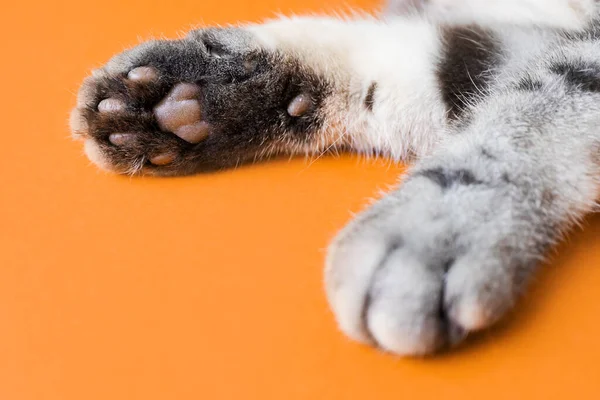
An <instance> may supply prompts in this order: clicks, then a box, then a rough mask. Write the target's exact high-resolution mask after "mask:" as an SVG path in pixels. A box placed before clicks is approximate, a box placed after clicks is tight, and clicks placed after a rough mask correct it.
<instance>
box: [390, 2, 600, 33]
mask: <svg viewBox="0 0 600 400" xmlns="http://www.w3.org/2000/svg"><path fill="white" fill-rule="evenodd" d="M407 13H408V14H410V13H422V14H427V15H428V16H429V17H430V18H433V19H436V20H438V21H444V22H446V23H454V24H469V23H477V24H483V25H490V24H497V23H504V24H516V25H525V26H531V25H538V26H546V27H554V28H563V29H579V28H582V27H583V26H584V25H585V24H586V23H587V22H589V21H590V20H591V19H592V18H594V17H595V16H596V15H597V13H598V2H597V1H596V0H390V1H388V2H387V4H386V7H385V9H384V15H402V14H407Z"/></svg>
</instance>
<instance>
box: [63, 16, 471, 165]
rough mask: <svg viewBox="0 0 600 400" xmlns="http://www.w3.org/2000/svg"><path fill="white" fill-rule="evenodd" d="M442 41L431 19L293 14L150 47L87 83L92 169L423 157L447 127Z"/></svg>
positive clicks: (83, 93) (81, 127)
mask: <svg viewBox="0 0 600 400" xmlns="http://www.w3.org/2000/svg"><path fill="white" fill-rule="evenodd" d="M447 34H448V35H451V34H452V33H451V32H450V31H449V33H447ZM443 35H444V33H441V32H440V30H439V29H438V28H437V27H436V26H434V25H432V24H431V23H429V22H426V21H424V20H422V19H420V18H414V19H410V20H406V21H404V22H402V23H397V24H393V25H389V24H382V23H380V22H378V21H377V20H375V19H363V20H349V21H344V20H339V19H332V18H292V19H280V20H277V21H273V22H270V23H267V24H263V25H250V26H245V27H239V28H229V29H204V30H198V31H194V32H192V33H190V34H189V35H188V36H187V37H186V38H184V39H181V40H172V41H151V42H147V43H144V44H142V45H140V46H138V47H136V48H134V49H132V50H130V51H126V52H124V53H122V54H120V55H118V56H116V57H114V58H113V59H112V60H111V61H110V62H109V63H108V64H107V65H106V66H105V67H104V68H102V69H100V70H97V71H95V73H94V74H93V76H92V77H90V78H88V79H87V80H86V81H85V82H84V84H83V86H82V88H81V90H80V93H79V98H78V103H77V107H76V109H75V110H73V113H72V116H71V127H72V130H73V132H74V134H75V136H76V137H78V138H82V139H84V140H85V148H86V153H87V154H88V156H89V157H90V159H91V160H92V161H94V162H95V163H96V164H98V165H99V166H101V167H103V168H105V169H108V170H112V171H116V172H121V173H148V174H156V175H178V174H188V173H195V172H199V171H207V170H214V169H221V168H227V167H232V166H235V165H238V164H241V163H245V162H248V161H250V162H251V161H253V160H257V159H262V158H266V157H268V156H269V155H271V154H276V153H288V154H289V153H317V152H322V151H324V150H326V149H328V148H335V147H337V148H342V149H347V148H352V149H354V150H356V151H361V152H375V153H380V154H386V155H389V156H392V157H394V158H396V159H400V158H403V157H404V156H406V155H407V154H422V153H426V152H427V151H429V150H430V149H431V148H432V147H433V145H434V144H435V143H436V142H437V141H438V140H439V138H440V135H441V132H442V129H443V127H444V126H445V124H446V112H447V109H446V104H445V103H444V98H443V96H442V93H443V91H442V90H440V82H441V80H440V78H439V75H440V74H443V73H446V72H447V71H446V70H445V69H444V68H439V66H438V63H437V61H438V60H439V59H440V58H444V55H443V54H442V53H443V52H444V51H445V50H444V45H443V44H442V42H443V39H444V38H443V37H442V36H443ZM456 42H457V41H453V42H452V43H456ZM458 43H459V44H460V40H458ZM465 79H466V78H465ZM447 83H448V84H449V85H454V82H447ZM398 108H401V109H403V112H402V113H398V112H397V110H398Z"/></svg>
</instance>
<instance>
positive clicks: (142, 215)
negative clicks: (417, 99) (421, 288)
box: [0, 0, 600, 400]
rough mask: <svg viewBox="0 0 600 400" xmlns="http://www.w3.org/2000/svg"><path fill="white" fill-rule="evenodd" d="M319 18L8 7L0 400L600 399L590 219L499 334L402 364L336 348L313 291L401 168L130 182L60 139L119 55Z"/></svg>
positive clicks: (127, 7) (294, 4)
mask: <svg viewBox="0 0 600 400" xmlns="http://www.w3.org/2000/svg"><path fill="white" fill-rule="evenodd" d="M319 3H320V1H319V0H302V1H300V0H287V1H286V2H285V4H284V5H282V4H281V3H279V2H277V1H275V0H261V1H260V2H250V1H247V2H244V1H242V0H239V1H236V0H218V1H217V0H204V1H198V0H193V1H192V0H172V1H168V2H162V1H156V0H145V1H139V0H136V1H129V2H126V4H124V2H123V1H117V0H103V1H96V2H77V1H71V0H63V1H59V2H52V4H49V2H42V1H38V2H30V1H19V2H14V1H11V2H10V3H3V7H2V8H3V11H2V16H1V17H0V18H2V20H3V21H2V24H0V29H1V30H2V32H1V33H2V35H1V37H2V38H3V40H2V55H3V56H2V62H1V63H0V69H1V70H0V72H1V73H0V79H2V88H3V93H2V96H1V97H0V102H1V104H0V110H2V113H1V115H2V122H3V135H2V136H3V143H2V144H3V155H2V157H0V171H1V172H0V188H1V191H2V192H1V193H2V195H1V197H0V228H1V230H0V232H1V233H0V234H1V238H0V246H1V250H0V266H1V268H0V399H2V400H34V399H35V400H40V399H61V400H75V399H77V400H82V399H85V400H93V399H103V400H108V399H116V400H121V399H128V400H129V399H144V400H151V399H177V400H180V399H202V398H203V399H372V398H377V399H403V398H408V399H414V398H416V399H438V398H456V399H468V398H482V399H506V398H523V399H525V398H526V399H565V398H569V399H593V398H595V399H598V398H600V366H599V361H598V360H599V359H600V341H599V338H600V321H599V319H600V290H599V289H598V288H599V287H600V268H599V267H600V218H598V217H592V218H589V219H588V220H587V221H585V223H584V225H585V226H586V230H585V232H584V233H581V232H578V233H575V234H574V235H572V236H571V238H570V239H569V241H568V243H566V244H564V245H563V246H562V247H561V248H560V251H559V253H558V255H557V256H556V258H555V260H554V262H552V263H551V265H550V266H549V267H548V268H546V269H545V272H544V273H542V274H541V275H539V278H538V279H537V282H536V284H535V287H534V288H533V291H532V293H530V294H529V295H528V296H527V298H526V301H524V302H523V303H522V305H521V307H520V308H519V310H518V311H517V312H516V313H515V314H514V315H513V317H512V318H510V320H509V321H508V322H507V323H506V324H504V325H503V326H502V328H500V329H497V330H494V331H492V332H490V333H486V334H484V335H481V337H480V338H479V339H476V340H474V341H473V342H472V343H471V344H470V345H469V346H466V347H464V348H463V349H461V350H460V351H456V352H453V353H451V354H447V355H444V356H441V357H438V358H433V359H427V360H399V359H397V358H394V357H391V356H389V355H384V354H382V353H380V352H378V351H374V350H372V349H370V348H367V347H363V346H359V345H356V344H354V343H351V342H349V341H348V340H347V339H345V338H344V337H343V336H342V335H341V334H339V333H338V331H337V330H336V328H335V326H334V323H333V319H332V316H331V314H330V312H329V310H328V308H327V305H326V302H325V298H324V295H323V290H322V283H321V281H322V272H321V268H322V263H323V256H324V251H323V249H324V248H325V246H326V243H327V241H328V240H329V239H330V238H331V237H332V236H333V234H334V233H335V231H336V230H337V229H338V228H340V227H341V226H342V225H343V224H344V223H345V221H347V220H348V219H349V217H350V213H349V211H350V210H353V211H356V210H359V209H360V208H361V205H362V204H364V203H365V201H366V199H367V198H368V197H369V196H371V195H373V194H374V193H375V192H376V190H377V189H378V188H385V187H386V185H387V184H389V183H392V182H394V180H395V176H396V174H397V173H398V172H399V171H400V169H399V168H389V167H388V166H387V165H386V164H385V163H366V162H364V161H357V160H356V159H353V158H342V159H339V160H334V159H320V160H318V161H317V162H315V163H313V164H312V165H310V166H309V164H308V163H306V162H304V161H302V160H296V161H292V162H290V163H287V162H277V163H272V164H267V165H261V166H255V167H249V168H243V169H241V170H239V171H235V172H228V173H222V174H217V175H208V176H197V177H191V178H184V179H150V178H140V179H129V178H124V177H116V176H112V175H108V174H104V173H101V172H99V171H97V170H96V168H94V167H92V166H90V165H89V163H88V161H87V160H86V159H85V158H84V156H83V155H82V149H81V145H80V144H79V143H74V142H71V141H70V140H69V138H68V131H67V124H66V121H67V115H68V111H69V109H70V107H71V106H72V105H73V104H74V101H75V98H74V95H73V93H74V92H75V90H76V88H77V86H78V83H79V82H80V81H81V79H82V78H83V77H84V76H85V75H86V73H87V71H89V70H90V68H91V67H93V66H97V65H99V64H101V63H102V62H104V61H105V60H106V59H107V58H108V57H109V56H110V55H111V54H112V53H114V52H117V51H119V50H121V49H122V48H123V47H124V46H126V45H131V44H135V43H137V41H138V39H141V38H147V37H149V36H151V35H159V34H161V33H164V34H165V35H167V36H174V35H176V34H177V33H178V32H179V31H180V30H182V29H186V28H187V27H189V26H190V25H191V24H196V23H199V22H205V23H226V22H233V21H236V20H240V19H244V20H257V19H260V18H263V17H265V16H271V15H273V14H272V11H283V12H287V11H296V12H302V11H308V10H319V9H322V7H321V6H320V5H319ZM339 3H341V0H340V1H339ZM355 4H360V5H362V6H364V7H370V6H372V5H373V4H370V2H369V1H367V0H364V1H362V4H361V3H360V2H357V3H355ZM339 5H340V4H337V5H336V4H334V2H331V4H330V6H329V5H328V8H331V9H334V8H337V7H338V6H339Z"/></svg>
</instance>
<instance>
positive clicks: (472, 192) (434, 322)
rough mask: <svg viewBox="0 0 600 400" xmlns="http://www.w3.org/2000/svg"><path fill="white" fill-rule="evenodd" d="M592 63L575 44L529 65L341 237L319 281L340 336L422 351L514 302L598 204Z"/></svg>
mask: <svg viewBox="0 0 600 400" xmlns="http://www.w3.org/2000/svg"><path fill="white" fill-rule="evenodd" d="M598 60H600V53H598V51H597V47H596V45H595V44H592V43H587V42H582V43H578V44H576V45H573V46H571V47H569V48H563V49H561V50H560V51H559V52H557V53H556V54H554V55H552V56H549V57H548V58H544V59H543V60H538V62H537V63H533V64H532V65H531V66H530V68H529V72H522V73H521V74H518V75H516V76H514V78H513V79H511V80H509V81H508V82H507V83H506V85H505V86H503V87H499V88H498V89H497V90H496V91H495V93H494V96H490V97H489V98H488V100H486V101H485V103H483V104H480V105H479V106H478V107H477V108H476V111H475V112H474V114H473V115H472V116H471V118H470V119H469V121H468V125H467V126H465V127H463V128H461V129H460V130H457V132H456V133H455V136H454V137H452V138H451V139H449V140H448V142H447V143H445V144H443V145H442V146H441V147H440V148H439V149H437V150H436V151H435V152H434V154H432V155H431V156H430V157H426V158H425V159H423V160H422V161H421V162H420V163H418V164H417V165H416V166H415V167H414V168H413V169H412V171H411V172H410V173H409V174H408V176H407V177H406V178H405V180H404V183H403V184H402V185H401V187H400V188H399V189H398V190H397V191H395V192H392V193H391V194H389V195H388V196H387V197H384V198H383V199H382V200H380V201H379V202H378V203H376V204H375V205H374V206H373V207H371V208H370V209H369V210H367V211H366V212H364V213H362V214H361V215H360V216H359V217H358V218H357V219H356V220H355V221H353V222H352V223H351V224H350V225H349V226H348V227H347V228H346V229H345V230H344V231H343V232H342V233H341V234H340V236H339V237H338V238H337V239H336V240H335V241H334V243H333V245H332V247H331V249H330V253H329V257H328V263H327V271H326V286H327V293H328V298H329V301H330V304H331V306H332V308H333V310H334V312H335V315H336V317H337V321H338V323H339V325H340V327H341V329H342V330H343V331H344V332H345V333H347V334H348V335H349V336H350V337H352V338H354V339H356V340H359V341H363V342H368V343H374V344H376V345H379V346H380V347H382V348H383V349H386V350H389V351H391V352H394V353H397V354H402V355H418V354H428V353H432V352H434V351H437V350H439V349H441V348H443V347H445V346H448V345H452V344H455V343H458V342H460V341H461V340H462V339H463V338H464V337H465V335H466V334H467V333H468V332H471V331H478V330H480V329H483V328H486V327H488V326H490V325H492V324H494V323H495V322H496V321H498V320H499V319H500V318H501V317H502V316H503V315H504V314H505V313H506V312H507V311H508V310H509V309H510V308H511V307H512V306H513V305H514V304H515V302H516V300H517V298H518V296H519V294H520V293H521V292H522V291H523V289H524V288H525V286H526V284H527V282H528V280H529V277H530V276H531V275H532V273H533V272H534V271H535V270H536V268H537V266H538V265H539V264H540V261H541V260H542V258H543V257H544V256H545V255H546V252H547V250H548V248H549V247H550V246H551V245H553V244H554V243H555V242H556V241H557V240H558V239H560V236H561V234H562V233H563V232H565V231H566V230H567V229H568V228H570V227H571V225H572V224H573V223H574V222H575V221H577V220H578V219H580V218H581V217H582V216H583V215H584V214H585V213H586V212H589V211H591V210H593V209H594V207H595V200H596V199H598V197H599V194H600V128H599V127H600V67H599V65H600V64H599V63H598Z"/></svg>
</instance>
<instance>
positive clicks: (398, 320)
mask: <svg viewBox="0 0 600 400" xmlns="http://www.w3.org/2000/svg"><path fill="white" fill-rule="evenodd" d="M510 193H514V189H510V188H509V187H508V184H507V183H506V182H503V181H502V180H501V179H498V180H497V181H487V180H485V179H482V178H479V177H478V176H477V174H475V173H473V172H470V171H469V170H467V169H457V170H448V169H445V168H443V167H436V168H430V169H424V170H421V171H416V172H415V173H413V174H412V176H410V177H409V178H408V179H407V180H406V182H405V183H404V184H403V186H402V187H401V188H400V189H399V190H398V191H396V192H393V193H391V194H390V195H388V196H387V197H385V198H383V199H382V200H380V201H379V202H378V203H377V204H375V205H374V206H373V207H372V208H370V209H369V210H367V211H366V212H364V213H362V214H361V215H359V217H358V218H357V219H356V220H354V221H353V222H352V223H350V225H349V226H348V227H347V228H346V229H345V230H344V231H342V233H341V234H340V235H339V236H338V238H337V239H336V240H335V241H334V242H333V244H332V245H331V247H330V251H329V254H328V257H327V267H326V280H325V281H326V290H327V295H328V299H329V303H330V305H331V307H332V309H333V311H334V314H335V316H336V319H337V322H338V325H339V326H340V328H341V330H342V331H344V332H345V333H346V334H347V335H348V336H350V337H351V338H353V339H355V340H357V341H360V342H364V343H369V344H372V345H375V346H378V347H380V348H382V349H384V350H387V351H390V352H392V353H395V354H399V355H413V356H414V355H427V354H431V353H435V352H437V351H440V350H442V349H444V348H448V347H451V346H454V345H456V344H458V343H460V342H462V341H463V340H464V339H465V337H466V336H467V335H468V334H469V333H470V332H476V331H479V330H482V329H485V328H487V327H489V326H492V325H493V324H495V323H496V322H497V321H498V320H500V319H501V317H502V316H503V315H505V314H506V312H507V311H508V310H509V309H511V308H512V306H513V305H514V304H515V302H516V299H517V298H518V295H519V293H520V292H521V291H522V289H523V287H524V286H525V284H526V282H527V281H528V278H529V276H530V274H531V272H532V271H533V270H534V267H535V266H536V265H537V264H538V261H539V257H537V255H538V253H536V250H539V249H536V248H535V244H532V240H533V239H532V238H538V237H540V236H541V235H540V232H536V231H535V228H533V227H532V226H533V225H531V224H532V221H534V219H535V216H532V215H528V214H527V211H523V212H522V213H521V211H520V210H519V209H518V208H517V206H515V204H516V202H515V201H514V200H513V199H511V198H510ZM521 214H522V215H521ZM529 214H531V213H529ZM532 248H533V249H534V250H532Z"/></svg>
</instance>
